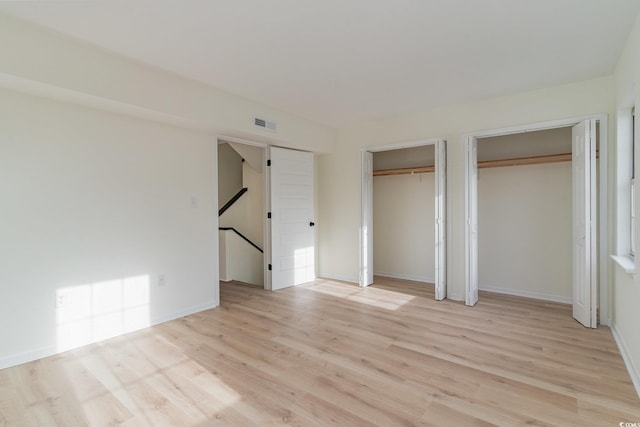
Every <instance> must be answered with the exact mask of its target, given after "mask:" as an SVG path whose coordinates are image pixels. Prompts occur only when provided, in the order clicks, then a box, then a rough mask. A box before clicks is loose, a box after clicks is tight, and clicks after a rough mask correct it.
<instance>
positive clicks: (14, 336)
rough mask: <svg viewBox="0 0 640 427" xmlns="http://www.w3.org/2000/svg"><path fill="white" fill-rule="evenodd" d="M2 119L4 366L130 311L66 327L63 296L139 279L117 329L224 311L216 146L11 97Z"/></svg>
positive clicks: (92, 314) (85, 338) (2, 101)
mask: <svg viewBox="0 0 640 427" xmlns="http://www.w3.org/2000/svg"><path fill="white" fill-rule="evenodd" d="M0 116H2V118H3V120H2V126H0V153H2V155H0V194H2V221H1V222H0V236H1V237H0V259H2V268H1V269H0V286H1V289H2V297H1V298H0V324H1V325H3V327H2V328H0V367H5V366H8V365H12V364H14V363H17V362H22V361H26V360H30V359H32V358H36V357H39V356H42V355H46V354H52V353H55V352H57V351H60V350H64V349H66V348H69V347H71V346H74V345H81V344H86V343H87V342H91V341H94V340H96V339H100V338H104V337H106V336H111V335H114V334H117V331H114V330H113V329H110V330H108V331H106V332H104V333H102V332H101V333H96V334H95V335H91V334H89V335H87V333H86V328H87V327H94V328H95V327H97V325H99V324H101V325H102V326H103V327H107V326H108V327H109V328H113V327H114V326H113V323H111V325H110V326H109V325H105V324H104V323H105V322H106V321H107V320H108V318H107V317H105V316H107V315H108V314H115V315H116V317H118V316H119V315H120V314H122V315H123V316H124V314H126V313H124V312H123V310H125V308H126V309H127V310H128V307H121V306H115V307H114V306H112V307H106V308H105V307H102V308H97V306H96V304H98V303H100V301H94V300H91V301H89V300H87V301H86V302H87V304H85V305H84V306H82V307H80V306H77V305H76V306H74V307H68V308H69V309H71V308H73V309H76V310H80V311H82V312H84V311H85V310H88V312H86V313H84V314H81V315H78V316H79V317H77V316H76V317H75V318H72V319H70V318H69V315H70V314H69V313H67V315H66V318H65V319H63V320H64V324H60V323H59V321H61V318H60V317H59V316H60V313H57V312H56V309H55V300H56V295H57V293H59V292H62V291H63V290H64V292H67V293H69V295H70V296H69V298H70V299H72V300H73V298H75V297H77V295H78V292H76V291H79V292H83V290H88V291H89V292H91V293H94V297H95V296H96V295H98V294H97V293H100V295H102V296H103V297H106V299H113V298H119V297H118V295H120V293H122V292H124V293H125V294H126V293H127V292H129V291H131V289H133V288H131V289H129V288H128V286H129V285H128V284H129V283H132V280H133V278H140V277H142V279H140V280H142V283H141V282H140V280H138V279H136V280H133V281H134V282H136V283H135V287H136V289H137V291H136V292H142V293H145V292H146V293H147V296H146V297H145V296H144V295H142V296H141V298H142V299H140V298H138V299H137V301H138V305H143V306H144V307H138V308H139V309H140V310H138V313H143V316H144V317H145V318H143V319H140V318H138V319H136V320H135V322H134V323H135V325H133V326H132V325H131V324H124V325H121V327H122V331H121V332H126V331H128V330H130V329H135V326H144V325H145V324H153V323H157V322H160V321H164V320H167V319H171V318H175V317H177V316H180V315H184V314H187V313H191V312H195V311H199V310H202V309H205V308H207V307H213V306H215V305H217V303H218V301H217V292H216V283H215V280H216V278H217V263H216V262H215V260H216V257H217V250H216V232H215V222H214V218H215V212H216V203H215V201H216V179H215V173H214V172H215V168H214V165H213V163H214V148H215V147H216V140H215V138H212V137H211V136H209V135H205V134H200V133H194V132H190V131H185V130H180V129H178V128H175V127H171V126H164V125H159V124H157V123H152V122H148V121H142V120H137V119H132V118H127V117H123V116H117V115H113V114H108V113H104V112H100V111H97V110H92V109H87V108H79V107H76V106H73V105H69V104H63V103H60V102H56V101H50V100H46V99H43V98H38V97H32V96H29V95H23V94H19V93H15V92H9V91H4V90H2V91H0ZM192 202H195V203H196V206H194V205H192ZM161 274H163V275H165V284H164V286H159V283H158V279H159V275H161ZM132 286H133V285H132ZM123 288H124V289H123ZM142 288H144V289H142ZM72 291H73V292H72ZM71 294H74V295H75V296H73V298H72V295H71ZM67 303H68V304H75V303H74V302H73V301H67ZM96 310H102V311H100V312H98V311H96ZM127 310H125V311H127ZM58 311H60V310H58ZM67 311H69V310H67ZM123 313H124V314H123ZM127 313H128V311H127ZM72 314H73V313H72ZM76 314H77V313H76ZM120 317H122V316H120ZM69 320H72V321H69ZM125 323H126V322H125ZM69 334H72V335H69ZM73 334H75V335H73ZM105 334H106V335H105Z"/></svg>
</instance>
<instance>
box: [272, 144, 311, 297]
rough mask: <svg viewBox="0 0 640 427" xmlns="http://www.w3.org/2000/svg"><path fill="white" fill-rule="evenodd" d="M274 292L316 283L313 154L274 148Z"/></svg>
mask: <svg viewBox="0 0 640 427" xmlns="http://www.w3.org/2000/svg"><path fill="white" fill-rule="evenodd" d="M270 157H271V167H270V177H271V264H272V267H271V268H272V271H271V289H272V290H274V291H275V290H278V289H282V288H286V287H289V286H294V285H299V284H301V283H306V282H310V281H312V280H314V279H315V234H314V228H313V226H314V225H315V223H314V207H313V202H314V182H313V177H314V174H313V153H308V152H304V151H295V150H287V149H284V148H277V147H271V149H270Z"/></svg>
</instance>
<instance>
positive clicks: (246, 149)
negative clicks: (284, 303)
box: [217, 138, 269, 289]
mask: <svg viewBox="0 0 640 427" xmlns="http://www.w3.org/2000/svg"><path fill="white" fill-rule="evenodd" d="M217 148H218V157H217V159H218V207H219V209H218V239H219V240H218V243H219V272H220V281H221V282H230V283H241V284H245V285H252V286H257V287H261V288H264V289H269V277H268V274H267V268H265V266H266V265H267V264H268V262H267V261H268V259H269V258H268V251H267V250H266V249H267V247H268V246H269V240H268V239H269V235H268V233H267V223H266V220H265V218H266V215H265V212H266V200H267V197H266V196H267V194H268V193H267V189H268V187H267V176H266V175H267V174H266V173H265V164H266V160H265V158H266V151H267V147H266V146H263V145H258V144H253V143H249V142H247V141H239V140H234V139H230V138H228V139H227V138H224V139H222V138H220V139H218V147H217ZM265 253H266V255H267V256H265Z"/></svg>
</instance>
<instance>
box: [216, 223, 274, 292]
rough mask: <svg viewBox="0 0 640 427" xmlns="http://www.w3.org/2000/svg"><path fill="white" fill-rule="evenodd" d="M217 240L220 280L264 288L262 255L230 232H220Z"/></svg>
mask: <svg viewBox="0 0 640 427" xmlns="http://www.w3.org/2000/svg"><path fill="white" fill-rule="evenodd" d="M219 238H220V239H219V241H220V280H221V281H223V282H229V281H231V280H237V281H239V282H243V283H249V284H252V285H256V286H264V262H263V256H262V253H261V252H260V251H257V250H256V249H255V248H254V247H253V246H251V245H250V244H249V243H248V242H247V241H246V240H244V239H243V238H242V237H240V236H238V235H237V234H236V233H234V232H233V231H232V230H220V235H219Z"/></svg>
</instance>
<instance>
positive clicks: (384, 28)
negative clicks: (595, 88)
mask: <svg viewBox="0 0 640 427" xmlns="http://www.w3.org/2000/svg"><path fill="white" fill-rule="evenodd" d="M639 9H640V0H268V1H265V0H218V1H214V0H98V1H87V0H85V1H56V0H53V1H51V0H50V1H13V2H12V1H9V2H6V1H5V2H0V12H4V13H7V14H9V15H13V16H17V17H19V18H21V19H24V20H28V21H32V22H35V23H38V24H41V25H43V26H46V27H50V28H52V29H55V30H57V31H60V32H62V33H65V34H68V35H71V36H73V37H77V38H79V39H82V40H85V41H87V42H89V43H93V44H96V45H99V46H102V47H104V48H107V49H110V50H113V51H115V52H118V53H121V54H123V55H126V56H129V57H132V58H135V59H137V60H139V61H142V62H145V63H148V64H152V65H155V66H158V67H161V68H164V69H166V70H170V71H173V72H175V73H178V74H181V75H184V76H187V77H190V78H193V79H197V80H200V81H203V82H206V83H209V84H211V85H213V86H216V87H218V88H221V89H225V90H227V91H229V92H232V93H235V94H238V95H241V96H244V97H247V98H251V99H253V100H256V101H258V102H261V103H263V104H266V105H269V106H272V107H276V108H279V109H282V110H285V111H288V112H291V113H294V114H297V115H299V116H303V117H307V118H310V119H313V120H315V121H317V122H320V123H324V124H327V125H329V126H332V127H342V126H347V125H349V124H352V123H355V122H359V121H364V120H371V119H380V118H385V117H390V116H396V115H400V114H405V113H410V112H415V111H422V110H427V109H431V108H435V107H441V106H447V105H453V104H458V103H461V102H468V101H473V100H479V99H484V98H491V97H496V96H501V95H505V94H509V93H513V92H517V91H525V90H532V89H536V88H541V87H545V86H550V85H557V84H563V83H568V82H572V81H579V80H585V79H591V78H595V77H599V76H605V75H609V74H611V73H612V72H613V69H614V67H615V63H616V60H617V58H618V56H619V54H620V51H621V49H622V46H623V45H624V42H625V40H626V38H627V36H628V34H629V31H630V29H631V26H632V24H633V21H634V20H635V17H636V16H637V14H638V10H639Z"/></svg>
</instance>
